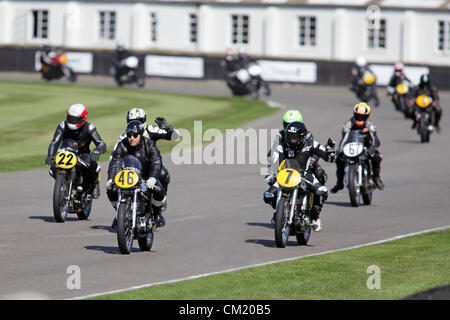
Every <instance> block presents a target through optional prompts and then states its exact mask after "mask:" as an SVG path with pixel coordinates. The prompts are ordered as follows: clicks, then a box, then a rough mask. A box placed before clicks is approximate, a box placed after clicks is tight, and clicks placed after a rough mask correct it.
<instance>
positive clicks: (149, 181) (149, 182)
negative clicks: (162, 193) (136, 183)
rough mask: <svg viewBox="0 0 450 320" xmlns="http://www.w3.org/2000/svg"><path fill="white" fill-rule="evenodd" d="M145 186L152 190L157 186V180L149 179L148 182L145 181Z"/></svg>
mask: <svg viewBox="0 0 450 320" xmlns="http://www.w3.org/2000/svg"><path fill="white" fill-rule="evenodd" d="M145 185H146V186H147V188H149V189H150V190H152V189H153V188H154V187H155V185H156V179H155V178H153V177H151V178H149V179H148V180H147V181H145Z"/></svg>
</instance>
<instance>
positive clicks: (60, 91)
mask: <svg viewBox="0 0 450 320" xmlns="http://www.w3.org/2000/svg"><path fill="white" fill-rule="evenodd" d="M74 103H83V104H84V105H86V107H87V108H88V112H89V114H88V121H89V122H92V123H93V124H94V125H95V126H96V127H97V130H98V132H99V133H100V135H101V137H102V138H103V140H104V141H105V142H106V144H107V147H108V150H107V152H106V154H104V155H102V156H101V158H100V161H106V160H107V159H108V157H109V155H110V154H111V152H112V148H113V146H114V144H115V143H116V141H117V138H118V137H119V135H120V133H121V132H122V131H123V130H124V129H125V126H126V121H125V116H126V113H127V111H128V110H129V109H130V108H132V107H142V108H144V109H145V110H146V112H147V122H148V123H153V121H154V119H155V118H156V117H158V116H160V117H165V118H166V119H167V120H168V121H169V122H170V123H171V124H172V125H173V126H174V127H175V128H184V129H187V130H189V131H190V132H191V133H192V132H193V125H194V120H202V127H203V131H205V130H207V129H209V128H217V129H219V130H221V131H222V132H224V131H225V129H227V128H236V127H239V126H242V125H243V124H245V123H247V122H249V121H251V120H254V119H257V118H260V117H263V116H266V115H269V114H271V113H273V112H275V111H276V109H272V108H270V107H268V106H267V104H266V103H265V102H262V101H255V100H250V99H246V98H240V97H230V98H228V97H205V96H196V95H186V94H167V93H159V92H151V91H144V90H139V89H120V88H99V87H95V88H94V87H86V86H72V85H70V84H53V83H52V84H47V83H17V82H15V83H9V82H0V111H1V114H2V119H3V121H2V122H1V123H0V172H4V171H15V170H26V169H32V168H39V167H43V166H44V160H45V158H46V156H47V151H48V146H49V144H50V141H51V139H52V137H53V133H54V131H55V129H56V127H57V125H58V124H59V123H60V122H61V121H63V120H64V119H65V114H66V111H67V109H68V107H69V106H70V105H71V104H74ZM175 144H176V142H169V141H161V142H158V147H159V149H160V150H161V152H162V153H164V152H168V151H170V150H171V148H172V147H173V146H174V145H175ZM92 148H93V144H92V145H91V150H92Z"/></svg>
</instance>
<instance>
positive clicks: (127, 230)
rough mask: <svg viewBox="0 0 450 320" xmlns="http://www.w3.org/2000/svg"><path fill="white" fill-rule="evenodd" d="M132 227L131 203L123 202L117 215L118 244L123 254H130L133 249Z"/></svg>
mask: <svg viewBox="0 0 450 320" xmlns="http://www.w3.org/2000/svg"><path fill="white" fill-rule="evenodd" d="M131 225H132V224H131V205H130V203H129V202H121V203H120V205H119V210H118V214H117V243H118V245H119V250H120V253H122V254H130V252H131V248H132V247H133V230H131Z"/></svg>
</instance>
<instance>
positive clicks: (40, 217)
mask: <svg viewBox="0 0 450 320" xmlns="http://www.w3.org/2000/svg"><path fill="white" fill-rule="evenodd" d="M28 218H29V219H35V220H42V221H44V222H51V223H59V222H56V220H55V218H54V217H51V216H30V217H28ZM66 221H81V220H79V219H78V218H70V217H67V218H66ZM88 221H89V220H88Z"/></svg>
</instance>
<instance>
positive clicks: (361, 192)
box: [342, 130, 376, 207]
mask: <svg viewBox="0 0 450 320" xmlns="http://www.w3.org/2000/svg"><path fill="white" fill-rule="evenodd" d="M342 153H343V154H344V159H345V185H346V186H347V189H348V193H349V196H350V202H351V204H352V206H353V207H358V206H359V205H360V203H361V198H362V201H363V203H364V204H366V205H369V204H371V203H372V193H373V190H374V189H375V188H376V186H375V184H374V182H373V181H372V179H371V173H372V168H371V164H370V160H369V152H368V150H367V147H365V146H364V137H363V135H362V134H361V133H360V132H359V130H351V131H350V132H349V134H348V135H347V137H346V139H345V140H344V141H343V142H342Z"/></svg>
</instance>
